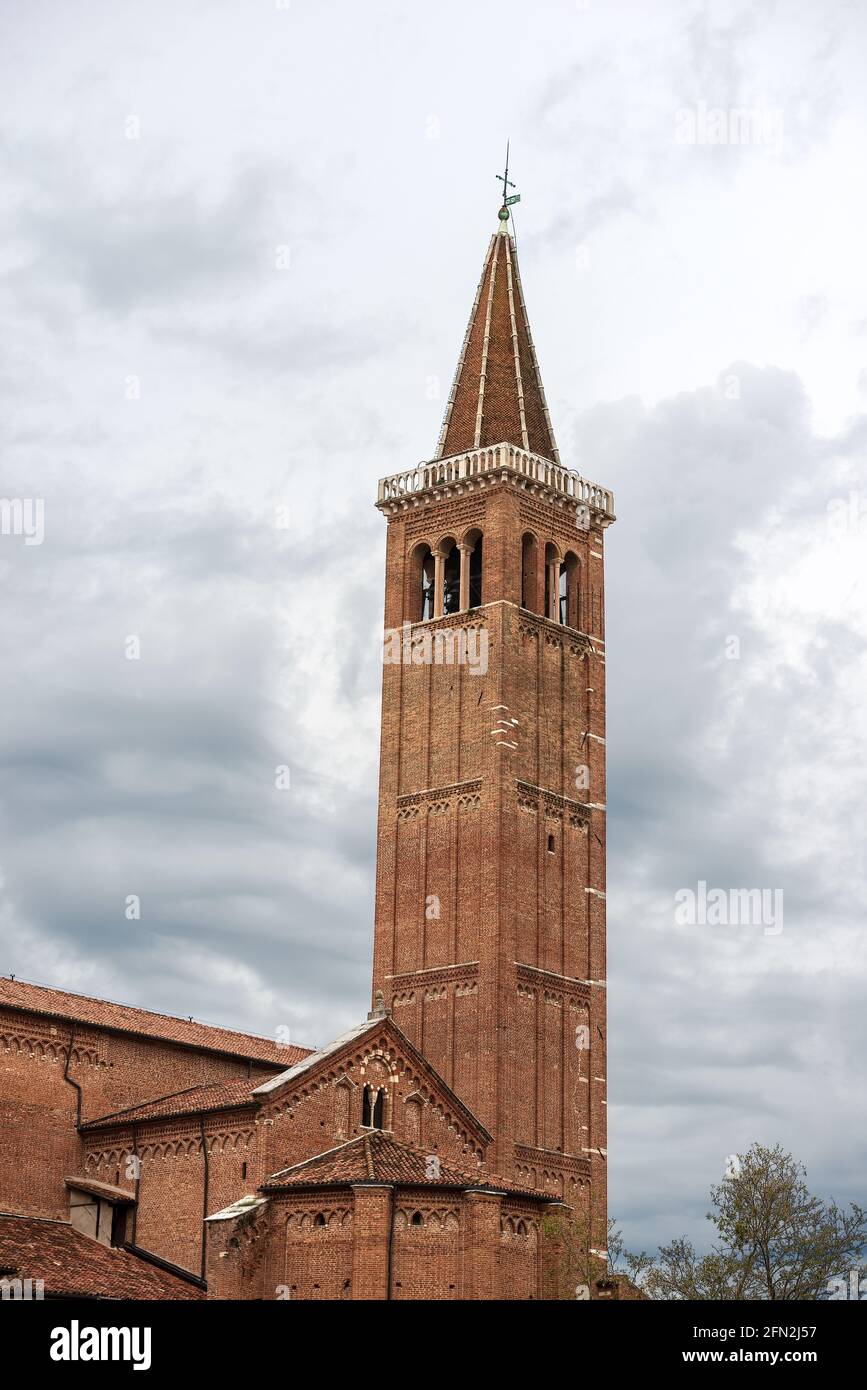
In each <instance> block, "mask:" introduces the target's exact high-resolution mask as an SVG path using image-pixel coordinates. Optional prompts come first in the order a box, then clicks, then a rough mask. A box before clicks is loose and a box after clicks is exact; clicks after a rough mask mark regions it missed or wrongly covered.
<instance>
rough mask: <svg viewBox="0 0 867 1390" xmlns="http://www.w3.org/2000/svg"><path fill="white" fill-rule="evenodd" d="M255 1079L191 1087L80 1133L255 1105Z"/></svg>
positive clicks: (122, 1112)
mask: <svg viewBox="0 0 867 1390" xmlns="http://www.w3.org/2000/svg"><path fill="white" fill-rule="evenodd" d="M258 1084H259V1079H258V1078H257V1077H255V1076H254V1077H249V1076H240V1077H236V1078H235V1079H234V1080H232V1081H213V1082H209V1083H207V1084H205V1085H202V1086H190V1087H188V1088H187V1090H185V1091H176V1092H175V1093H174V1094H173V1095H169V1096H158V1097H157V1098H156V1099H155V1100H148V1101H143V1102H142V1104H141V1105H131V1106H130V1107H129V1109H127V1110H115V1111H113V1112H112V1113H111V1114H110V1115H101V1116H99V1118H98V1119H95V1120H88V1121H87V1124H84V1125H82V1126H81V1128H82V1129H106V1128H117V1127H118V1126H122V1125H125V1124H130V1123H132V1121H133V1120H135V1121H139V1120H158V1119H162V1118H164V1117H165V1118H167V1117H171V1116H175V1115H198V1114H201V1112H202V1111H210V1110H225V1109H227V1108H229V1107H232V1106H236V1105H257V1104H258V1101H254V1099H253V1095H252V1093H253V1091H254V1090H255V1089H256V1087H257V1086H258Z"/></svg>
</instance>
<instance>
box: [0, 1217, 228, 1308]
mask: <svg viewBox="0 0 867 1390" xmlns="http://www.w3.org/2000/svg"><path fill="white" fill-rule="evenodd" d="M0 1269H2V1270H3V1276H2V1277H3V1278H6V1279H13V1278H18V1279H44V1281H45V1293H46V1294H63V1295H67V1296H74V1295H79V1294H96V1295H98V1296H99V1297H100V1298H147V1299H189V1298H204V1296H205V1294H204V1290H203V1289H201V1288H199V1287H198V1286H197V1285H196V1284H191V1283H188V1282H187V1281H186V1280H185V1279H182V1278H180V1277H179V1276H178V1275H176V1274H172V1273H170V1271H168V1270H165V1269H160V1268H159V1267H158V1266H156V1265H152V1264H149V1263H148V1262H147V1261H145V1260H142V1259H140V1258H139V1256H138V1255H134V1254H132V1252H131V1251H129V1250H120V1249H112V1248H111V1247H110V1246H107V1245H101V1244H100V1242H99V1241H98V1240H91V1239H90V1237H89V1236H84V1235H82V1234H81V1233H80V1232H79V1231H74V1230H73V1229H72V1227H71V1226H70V1225H69V1224H68V1223H67V1222H66V1221H44V1220H40V1219H38V1218H36V1217H30V1216H2V1215H0ZM13 1271H14V1272H13Z"/></svg>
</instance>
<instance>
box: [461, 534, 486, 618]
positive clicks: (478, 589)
mask: <svg viewBox="0 0 867 1390" xmlns="http://www.w3.org/2000/svg"><path fill="white" fill-rule="evenodd" d="M460 549H461V608H462V609H463V608H479V607H480V606H481V603H482V533H481V531H479V530H476V529H475V528H474V529H473V530H472V531H468V532H467V534H466V535H465V536H464V539H463V540H462V542H461V547H460Z"/></svg>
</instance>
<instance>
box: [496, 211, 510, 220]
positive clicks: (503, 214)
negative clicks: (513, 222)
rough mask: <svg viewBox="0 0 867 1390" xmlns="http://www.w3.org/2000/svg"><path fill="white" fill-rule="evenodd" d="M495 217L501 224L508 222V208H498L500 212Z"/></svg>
mask: <svg viewBox="0 0 867 1390" xmlns="http://www.w3.org/2000/svg"><path fill="white" fill-rule="evenodd" d="M497 216H498V217H499V219H500V221H501V222H508V220H509V209H508V208H500V211H499V212H498V213H497Z"/></svg>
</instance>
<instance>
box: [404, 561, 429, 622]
mask: <svg viewBox="0 0 867 1390" xmlns="http://www.w3.org/2000/svg"><path fill="white" fill-rule="evenodd" d="M435 574H436V562H435V560H434V556H433V552H432V551H431V548H430V546H429V545H425V544H424V543H422V544H421V545H417V546H416V547H415V549H414V550H413V552H412V554H411V555H410V557H409V598H408V604H407V619H408V621H409V622H411V623H423V622H427V620H428V618H432V617H433V616H434V578H435Z"/></svg>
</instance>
